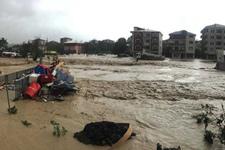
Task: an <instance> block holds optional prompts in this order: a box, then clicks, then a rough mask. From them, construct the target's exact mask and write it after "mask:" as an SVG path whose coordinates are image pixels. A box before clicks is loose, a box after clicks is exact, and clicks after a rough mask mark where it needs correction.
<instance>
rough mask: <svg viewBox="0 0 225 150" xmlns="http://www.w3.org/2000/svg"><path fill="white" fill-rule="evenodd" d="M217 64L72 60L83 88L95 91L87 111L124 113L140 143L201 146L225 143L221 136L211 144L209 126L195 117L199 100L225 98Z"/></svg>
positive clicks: (111, 115) (107, 115) (203, 149)
mask: <svg viewBox="0 0 225 150" xmlns="http://www.w3.org/2000/svg"><path fill="white" fill-rule="evenodd" d="M214 67H215V62H210V61H203V60H192V61H171V60H165V61H163V62H153V63H150V64H143V65H108V64H107V65H104V64H85V65H82V64H80V65H79V64H76V65H69V69H70V72H71V73H72V74H74V75H75V78H76V80H77V81H78V82H79V84H80V86H81V88H82V90H81V93H80V94H81V95H83V96H87V97H89V98H90V97H93V100H91V101H90V100H89V101H90V102H88V105H86V106H85V108H83V109H84V110H82V111H86V112H87V113H90V114H94V113H96V114H99V115H100V116H102V119H104V120H110V119H115V118H118V117H117V116H119V117H121V118H122V119H124V120H126V121H130V122H131V124H132V125H133V128H134V130H135V131H136V132H137V137H136V138H137V139H136V140H137V141H139V143H142V145H143V148H141V149H151V148H150V145H151V146H153V145H156V143H158V142H160V143H162V144H163V145H166V146H178V145H180V146H181V148H182V149H196V150H208V149H218V150H220V149H225V147H223V146H222V145H221V144H219V143H218V142H215V143H214V144H213V145H212V146H209V145H207V144H206V143H205V142H204V141H203V134H204V127H203V126H201V125H197V124H196V120H195V119H193V118H192V115H194V114H196V113H198V112H200V110H201V109H200V104H206V103H210V104H213V105H215V106H217V107H220V105H221V104H222V103H223V104H225V102H224V99H225V73H224V72H222V71H217V70H215V69H213V68H214ZM93 103H95V105H94V104H93ZM80 105H82V103H81V104H80ZM96 107H97V108H96ZM98 107H99V108H98ZM122 119H121V120H122ZM115 120H117V119H115Z"/></svg>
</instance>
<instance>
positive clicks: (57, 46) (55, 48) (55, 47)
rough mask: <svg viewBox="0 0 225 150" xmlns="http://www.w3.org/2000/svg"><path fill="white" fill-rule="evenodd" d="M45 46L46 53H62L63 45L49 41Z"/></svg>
mask: <svg viewBox="0 0 225 150" xmlns="http://www.w3.org/2000/svg"><path fill="white" fill-rule="evenodd" d="M46 46H47V51H56V52H57V53H62V50H63V45H62V44H60V43H58V42H55V41H50V42H48V43H47V44H46Z"/></svg>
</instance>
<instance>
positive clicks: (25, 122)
mask: <svg viewBox="0 0 225 150" xmlns="http://www.w3.org/2000/svg"><path fill="white" fill-rule="evenodd" d="M21 122H22V124H23V125H24V126H26V127H29V126H31V125H32V123H30V122H28V121H27V120H21Z"/></svg>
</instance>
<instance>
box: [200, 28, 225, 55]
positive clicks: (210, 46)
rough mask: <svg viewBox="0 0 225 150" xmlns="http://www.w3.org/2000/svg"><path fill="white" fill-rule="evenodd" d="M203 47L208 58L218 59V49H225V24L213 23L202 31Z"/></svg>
mask: <svg viewBox="0 0 225 150" xmlns="http://www.w3.org/2000/svg"><path fill="white" fill-rule="evenodd" d="M201 33H202V36H201V38H202V49H203V51H204V52H205V56H206V58H207V59H216V53H217V50H220V49H225V26H224V25H220V24H213V25H209V26H206V27H205V28H204V29H203V30H202V31H201Z"/></svg>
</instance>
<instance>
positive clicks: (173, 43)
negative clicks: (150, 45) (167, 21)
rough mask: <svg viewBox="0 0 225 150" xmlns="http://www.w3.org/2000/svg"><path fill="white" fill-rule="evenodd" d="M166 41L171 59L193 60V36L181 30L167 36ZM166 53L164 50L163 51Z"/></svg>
mask: <svg viewBox="0 0 225 150" xmlns="http://www.w3.org/2000/svg"><path fill="white" fill-rule="evenodd" d="M169 36H170V38H169V40H167V43H168V44H169V48H170V53H171V54H170V56H171V57H172V58H180V59H182V58H194V57H195V36H196V35H195V34H193V33H190V32H187V31H186V30H181V31H177V32H173V33H170V34H169ZM165 51H166V50H165Z"/></svg>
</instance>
